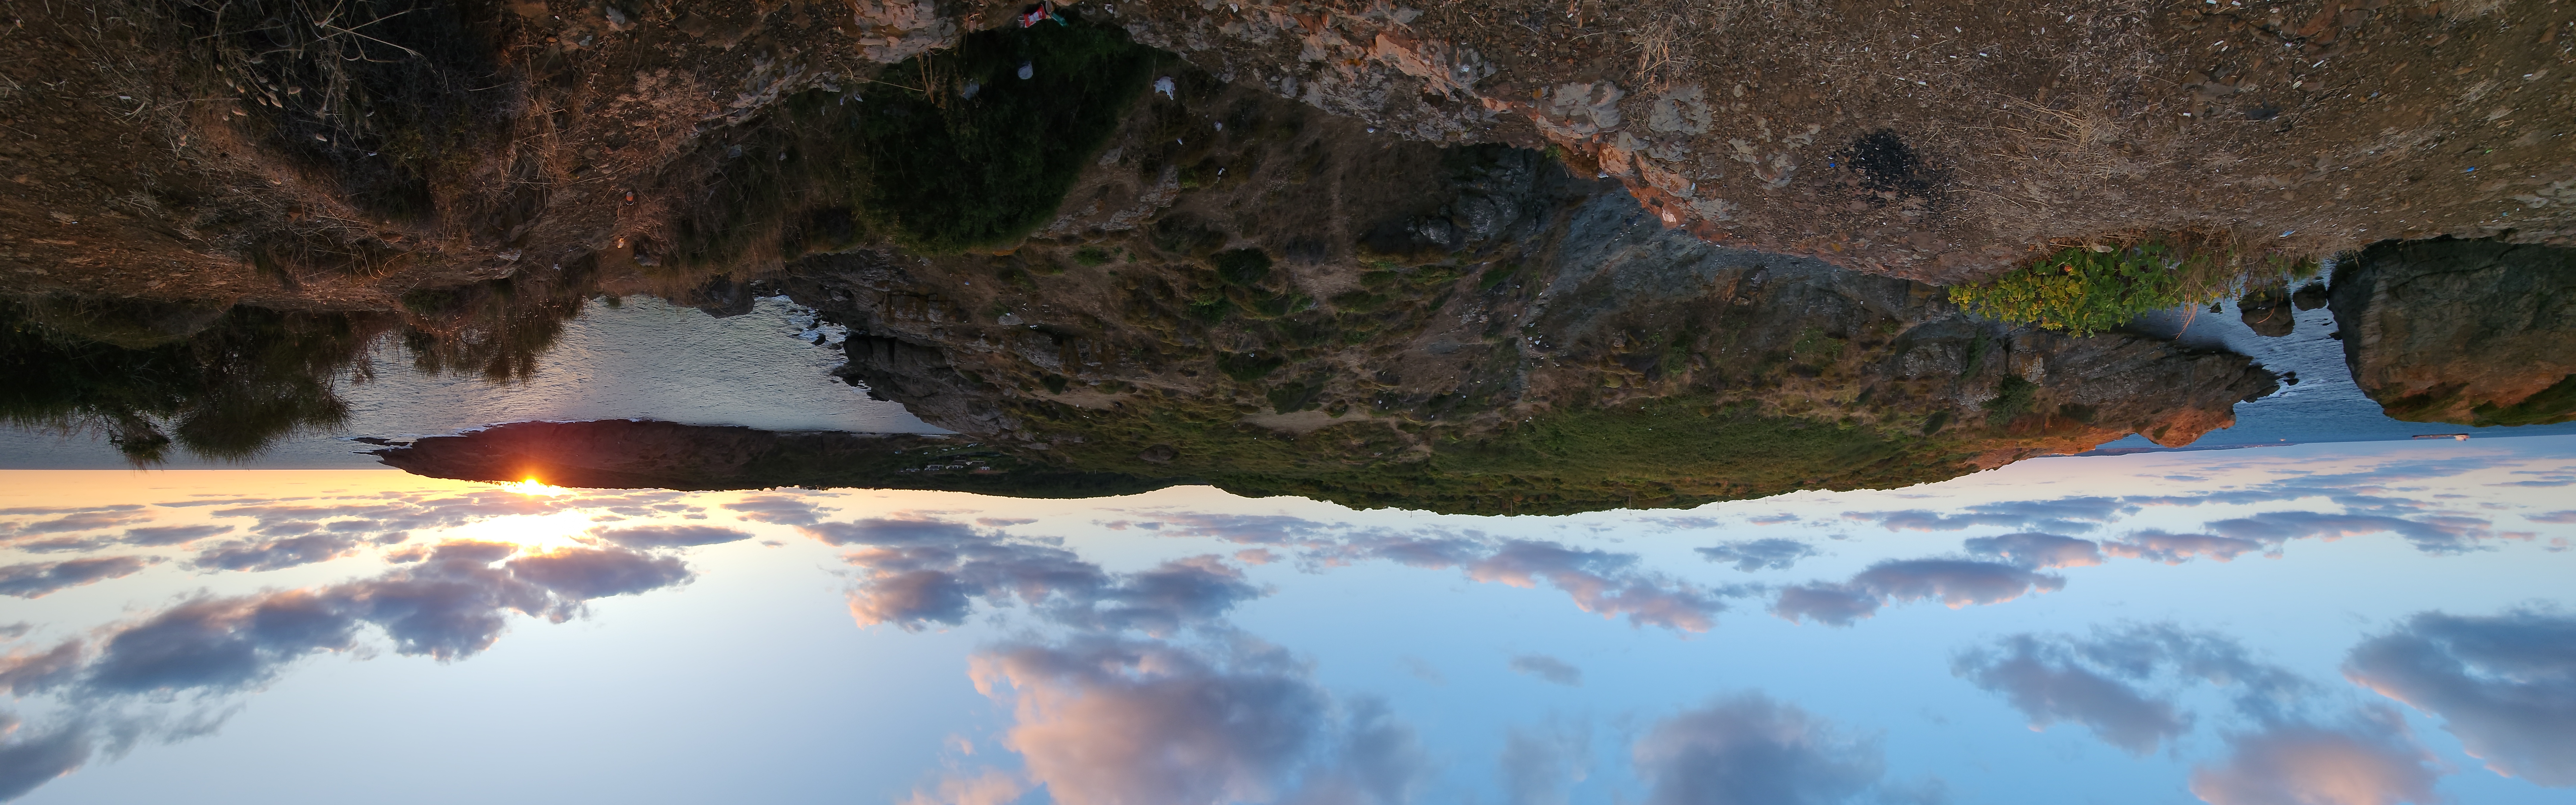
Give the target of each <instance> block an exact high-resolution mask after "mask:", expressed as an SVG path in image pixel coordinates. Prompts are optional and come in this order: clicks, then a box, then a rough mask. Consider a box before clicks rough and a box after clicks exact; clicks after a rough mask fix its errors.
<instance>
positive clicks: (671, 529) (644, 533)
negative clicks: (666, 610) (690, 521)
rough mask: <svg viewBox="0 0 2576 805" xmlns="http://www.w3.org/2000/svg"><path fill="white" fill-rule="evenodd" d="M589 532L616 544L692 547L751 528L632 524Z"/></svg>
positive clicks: (737, 536) (744, 534) (741, 536)
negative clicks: (633, 525)
mask: <svg viewBox="0 0 2576 805" xmlns="http://www.w3.org/2000/svg"><path fill="white" fill-rule="evenodd" d="M590 533H591V535H592V536H596V537H598V538H600V539H603V540H607V541H609V542H612V543H615V544H617V545H620V546H623V547H627V548H635V549H638V550H647V549H652V548H694V547H697V546H700V545H721V544H724V543H727V542H735V541H739V540H746V539H750V538H751V532H748V531H743V530H741V529H736V528H719V527H716V526H708V525H648V526H635V527H632V528H594V529H591V532H590Z"/></svg>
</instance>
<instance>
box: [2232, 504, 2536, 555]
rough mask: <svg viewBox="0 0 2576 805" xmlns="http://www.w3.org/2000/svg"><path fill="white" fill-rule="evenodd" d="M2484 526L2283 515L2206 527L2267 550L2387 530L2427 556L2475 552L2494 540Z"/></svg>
mask: <svg viewBox="0 0 2576 805" xmlns="http://www.w3.org/2000/svg"><path fill="white" fill-rule="evenodd" d="M2488 525H2490V523H2489V522H2488V521H2486V520H2483V519H2479V518H2475V517H2466V516H2461V515H2427V516H2424V517H2423V518H2422V519H2421V520H2408V519H2405V518H2400V517H2390V516H2386V515H2378V514H2321V513H2317V512H2305V511H2284V512H2264V513H2261V514H2257V515H2253V516H2251V517H2238V518H2233V519H2227V520H2218V521H2214V522H2210V523H2207V524H2205V526H2204V527H2206V528H2208V529H2209V530H2210V531H2212V532H2215V533H2216V534H2217V535H2218V536H2222V537H2227V538H2230V539H2240V540H2249V541H2253V542H2259V543H2263V544H2265V545H2269V546H2277V545H2280V544H2281V543H2284V542H2288V541H2290V540H2294V539H2300V538H2303V537H2319V538H2323V539H2329V540H2333V539H2342V538H2344V537H2355V536H2361V535H2363V534H2377V533H2382V532H2387V533H2394V534H2396V535H2397V536H2399V537H2402V538H2404V539H2405V540H2406V541H2407V542H2411V543H2414V545H2415V548H2416V549H2417V550H2420V551H2423V552H2425V553H2459V552H2462V551H2467V550H2473V549H2475V548H2476V547H2477V541H2478V540H2479V539H2481V538H2485V537H2489V536H2492V534H2491V533H2490V532H2489V531H2488V529H2487V526H2488Z"/></svg>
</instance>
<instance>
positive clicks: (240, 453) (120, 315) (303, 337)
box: [0, 297, 389, 465]
mask: <svg viewBox="0 0 2576 805" xmlns="http://www.w3.org/2000/svg"><path fill="white" fill-rule="evenodd" d="M388 324H389V322H388V321H387V320H386V319H385V318H383V317H379V316H367V315H363V314H360V315H352V314H345V313H297V312H283V311H275V310H266V309H261V308H250V307H234V308H230V309H225V308H219V307H205V306H194V305H185V304H172V303H150V302H141V301H134V300H82V299H73V298H68V297H38V298H36V299H32V300H24V301H20V300H9V299H0V365H5V366H6V368H7V371H6V375H7V377H8V378H9V382H8V383H6V384H0V417H5V418H6V419H7V421H9V422H10V423H12V424H18V425H32V426H37V427H49V428H61V429H78V428H99V429H103V430H105V431H106V432H107V434H108V439H109V441H110V443H112V444H114V445H115V446H116V449H117V450H118V451H119V452H122V453H124V454H125V456H126V458H127V459H128V460H130V461H133V462H134V463H136V464H137V465H147V464H152V463H157V462H159V461H161V460H162V459H163V458H164V457H165V456H167V455H168V452H169V450H170V449H171V448H172V447H173V446H176V447H178V448H181V449H184V450H186V451H188V452H189V453H192V454H194V455H197V456H200V457H204V458H208V459H219V460H235V461H238V460H243V459H248V458H250V457H252V456H255V455H257V454H258V453H259V452H260V451H261V450H262V449H263V448H264V447H266V446H267V444H268V443H270V442H271V441H273V440H276V439H279V438H282V437H285V436H287V435H289V434H292V433H296V432H300V431H305V430H311V429H327V428H330V427H333V426H336V425H338V424H339V423H340V422H341V420H342V419H344V418H345V417H346V416H347V414H348V407H347V406H346V405H345V404H343V403H342V402H341V401H340V399H339V397H337V396H336V395H335V394H334V387H335V384H336V382H337V381H338V380H339V379H340V378H343V377H363V376H364V375H365V374H366V373H367V371H368V370H367V367H366V365H365V363H364V362H363V358H364V356H365V354H366V352H367V348H368V346H369V343H370V342H371V341H373V340H374V339H375V337H376V336H377V335H378V334H380V333H382V332H384V330H385V329H386V327H387V326H388Z"/></svg>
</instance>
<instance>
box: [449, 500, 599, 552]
mask: <svg viewBox="0 0 2576 805" xmlns="http://www.w3.org/2000/svg"><path fill="white" fill-rule="evenodd" d="M590 526H591V521H590V517H589V515H588V514H586V513H584V512H582V511H578V510H573V511H559V512H552V513H548V514H518V515H506V516H501V517H494V518H490V519H486V520H480V521H476V522H472V523H467V524H465V525H462V526H458V527H457V528H455V529H452V530H450V531H448V532H446V533H444V534H440V535H439V537H440V538H441V539H450V540H472V541H477V542H506V543H509V544H512V545H517V546H519V547H520V549H522V550H524V551H527V552H529V553H547V552H551V551H558V550H563V549H567V548H579V547H586V546H587V545H588V544H589V543H587V542H585V541H584V539H583V538H584V537H585V536H587V535H588V532H589V530H590Z"/></svg>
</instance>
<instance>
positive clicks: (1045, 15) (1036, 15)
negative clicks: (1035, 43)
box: [1020, 3, 1066, 28]
mask: <svg viewBox="0 0 2576 805" xmlns="http://www.w3.org/2000/svg"><path fill="white" fill-rule="evenodd" d="M1047 20H1055V24H1057V25H1064V24H1066V23H1065V21H1064V15H1062V14H1058V13H1055V4H1054V3H1039V4H1037V5H1034V6H1030V7H1029V10H1027V11H1023V12H1020V27H1022V28H1026V27H1029V26H1031V25H1036V24H1038V23H1041V22H1045V21H1047Z"/></svg>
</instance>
